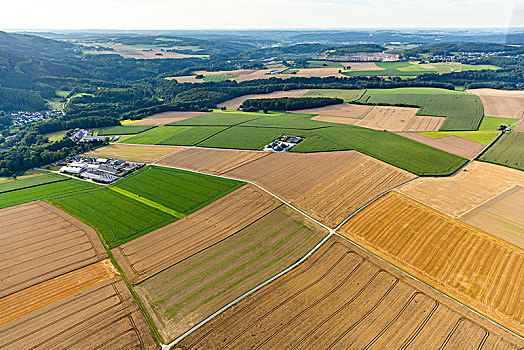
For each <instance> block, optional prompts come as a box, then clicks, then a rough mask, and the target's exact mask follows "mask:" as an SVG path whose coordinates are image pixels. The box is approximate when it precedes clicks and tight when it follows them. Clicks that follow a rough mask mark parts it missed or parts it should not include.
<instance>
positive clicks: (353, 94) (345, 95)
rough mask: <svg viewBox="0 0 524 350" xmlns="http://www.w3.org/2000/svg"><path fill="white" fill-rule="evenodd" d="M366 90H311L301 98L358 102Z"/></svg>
mask: <svg viewBox="0 0 524 350" xmlns="http://www.w3.org/2000/svg"><path fill="white" fill-rule="evenodd" d="M365 92H366V90H342V89H312V90H310V91H308V92H306V93H305V94H304V95H303V96H302V97H334V98H341V99H343V100H344V102H353V101H355V100H358V99H359V98H360V97H361V96H362V95H363V94H364V93H365Z"/></svg>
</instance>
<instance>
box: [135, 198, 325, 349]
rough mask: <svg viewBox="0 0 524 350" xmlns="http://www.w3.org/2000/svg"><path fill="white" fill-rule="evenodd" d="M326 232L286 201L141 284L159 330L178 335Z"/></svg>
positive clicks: (290, 260) (277, 269) (278, 268)
mask: <svg viewBox="0 0 524 350" xmlns="http://www.w3.org/2000/svg"><path fill="white" fill-rule="evenodd" d="M326 235H327V230H325V229H323V228H321V227H320V226H318V225H315V224H313V223H312V222H309V221H307V220H305V219H304V217H303V216H301V215H300V214H298V213H297V212H295V211H294V210H292V209H290V208H288V207H286V206H284V205H282V206H280V207H278V208H277V209H275V210H273V211H272V212H271V213H269V214H267V215H265V216H264V217H262V218H260V219H259V220H257V221H255V222H254V223H252V224H251V225H249V226H247V227H246V228H244V229H243V230H240V231H239V232H237V233H236V234H234V235H233V236H231V237H229V238H227V239H225V240H224V241H221V242H219V243H218V244H216V245H213V246H212V247H209V248H208V249H206V250H204V251H201V252H200V253H198V254H196V255H194V256H192V257H190V258H189V259H187V260H184V261H182V262H180V263H178V264H176V265H174V266H172V267H170V268H169V269H167V270H164V271H162V272H160V273H159V274H157V275H155V276H153V277H151V278H149V279H147V280H146V281H144V282H143V283H141V284H140V285H139V286H137V287H136V289H137V292H138V293H139V295H140V296H141V298H142V300H143V301H144V303H145V304H146V307H147V309H148V310H149V314H150V315H152V318H153V320H154V323H155V325H156V326H157V328H158V329H159V331H160V334H162V335H163V337H164V339H174V338H176V337H177V336H179V335H181V334H182V333H184V332H185V331H187V330H188V329H189V328H191V327H192V326H194V325H195V324H197V323H198V322H200V321H202V320H203V319H205V318H206V317H207V316H209V315H211V314H212V313H213V312H215V311H216V310H218V309H220V308H221V307H223V306H224V305H226V304H227V303H229V302H231V301H232V300H234V299H235V298H237V297H239V296H240V295H242V294H243V293H245V292H247V291H248V290H250V289H251V288H253V287H255V286H256V285H258V284H259V283H262V282H263V281H265V280H267V279H268V278H270V277H271V276H274V275H275V274H276V273H278V272H280V271H282V270H283V269H285V268H287V267H288V266H289V265H291V264H293V263H294V262H295V261H297V260H298V259H299V258H300V257H302V256H303V255H304V254H306V253H307V252H308V251H309V250H310V249H311V248H313V246H315V245H316V244H317V243H318V242H320V240H321V239H322V238H323V237H325V236H326ZM211 348H212V349H216V348H215V347H211ZM246 349H247V348H246Z"/></svg>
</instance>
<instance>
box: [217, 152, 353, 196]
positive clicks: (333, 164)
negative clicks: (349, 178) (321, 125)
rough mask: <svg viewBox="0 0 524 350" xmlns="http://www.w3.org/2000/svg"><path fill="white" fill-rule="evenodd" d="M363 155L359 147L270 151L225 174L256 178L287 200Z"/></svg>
mask: <svg viewBox="0 0 524 350" xmlns="http://www.w3.org/2000/svg"><path fill="white" fill-rule="evenodd" d="M361 156H362V155H361V154H360V153H358V152H356V151H337V152H320V153H307V154H300V153H271V154H269V155H268V156H266V157H262V158H259V159H257V160H255V161H252V162H249V163H247V164H245V165H242V166H240V167H238V168H235V169H233V170H231V171H228V172H226V173H225V174H224V175H225V176H230V177H233V178H236V179H240V180H247V181H252V182H255V183H257V184H258V185H260V186H262V187H264V188H265V189H267V190H269V191H271V192H272V193H274V194H276V195H277V196H279V197H281V198H283V199H284V200H286V201H292V200H294V199H297V198H298V197H300V196H301V195H302V194H304V193H305V192H306V191H308V190H309V189H310V188H312V187H314V186H316V185H318V184H320V183H322V182H323V181H325V180H327V179H328V178H329V177H331V176H332V175H334V174H336V173H337V172H339V171H341V170H342V169H344V168H345V167H346V166H347V164H351V163H353V162H355V161H356V160H357V159H361Z"/></svg>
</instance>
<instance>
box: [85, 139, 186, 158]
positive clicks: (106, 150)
mask: <svg viewBox="0 0 524 350" xmlns="http://www.w3.org/2000/svg"><path fill="white" fill-rule="evenodd" d="M183 149H185V148H184V147H173V146H156V145H155V146H152V145H120V144H116V143H113V144H111V145H109V146H106V147H101V148H97V149H95V150H92V151H89V152H87V153H85V154H84V155H85V156H88V157H102V158H113V159H120V160H128V161H132V162H140V163H152V162H154V161H156V160H159V159H162V158H164V157H167V156H169V155H170V154H173V153H176V152H179V151H182V150H183Z"/></svg>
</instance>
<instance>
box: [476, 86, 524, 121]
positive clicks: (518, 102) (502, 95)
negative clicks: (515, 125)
mask: <svg viewBox="0 0 524 350" xmlns="http://www.w3.org/2000/svg"><path fill="white" fill-rule="evenodd" d="M468 92H471V93H473V94H475V95H477V96H479V97H480V100H481V101H482V104H483V105H484V115H489V116H493V117H506V118H519V119H520V118H522V113H524V91H514V90H511V91H505V90H494V89H472V90H468Z"/></svg>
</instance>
